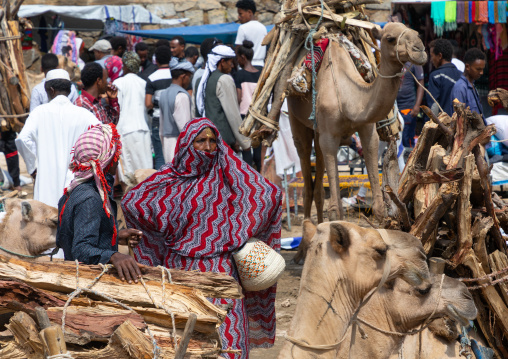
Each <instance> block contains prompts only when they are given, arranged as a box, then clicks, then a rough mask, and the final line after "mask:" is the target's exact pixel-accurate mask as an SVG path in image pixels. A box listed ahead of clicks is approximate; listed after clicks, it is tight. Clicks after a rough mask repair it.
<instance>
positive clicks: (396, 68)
mask: <svg viewBox="0 0 508 359" xmlns="http://www.w3.org/2000/svg"><path fill="white" fill-rule="evenodd" d="M402 67H403V66H402V64H398V63H390V62H388V61H382V62H381V66H380V67H379V73H380V74H381V75H382V76H383V77H381V76H377V77H376V79H375V80H374V82H373V83H372V85H371V86H370V89H369V91H368V93H367V94H366V95H365V96H363V97H362V98H361V99H360V101H362V102H363V103H364V106H363V111H362V112H361V114H359V116H362V117H363V118H364V119H365V120H366V121H368V123H376V122H379V121H381V120H383V119H384V117H385V116H383V115H384V114H386V113H388V112H389V111H390V109H391V108H392V107H393V104H394V102H395V99H396V98H397V94H398V92H399V87H400V81H401V77H400V76H395V75H397V74H399V73H401V72H402ZM359 116H358V117H359ZM359 118H360V117H359Z"/></svg>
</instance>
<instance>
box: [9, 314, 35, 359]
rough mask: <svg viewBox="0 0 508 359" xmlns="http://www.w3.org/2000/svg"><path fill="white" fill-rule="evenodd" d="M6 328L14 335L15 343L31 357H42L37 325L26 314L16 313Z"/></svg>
mask: <svg viewBox="0 0 508 359" xmlns="http://www.w3.org/2000/svg"><path fill="white" fill-rule="evenodd" d="M7 328H8V329H9V330H10V331H11V333H12V334H13V335H14V340H15V341H16V343H17V344H18V345H19V346H20V347H23V348H24V350H26V351H27V353H29V354H30V355H31V356H35V357H42V355H43V354H44V349H43V345H42V341H41V339H40V338H39V331H38V330H37V324H35V321H34V320H33V319H32V318H31V317H30V316H29V315H28V314H26V313H23V312H17V313H16V314H14V315H13V316H12V318H11V320H10V322H9V324H8V325H7Z"/></svg>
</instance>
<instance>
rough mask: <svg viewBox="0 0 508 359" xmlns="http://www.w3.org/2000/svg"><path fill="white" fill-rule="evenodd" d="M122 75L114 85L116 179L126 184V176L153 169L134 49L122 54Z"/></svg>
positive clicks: (143, 93) (143, 83) (138, 62)
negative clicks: (118, 139) (118, 149)
mask: <svg viewBox="0 0 508 359" xmlns="http://www.w3.org/2000/svg"><path fill="white" fill-rule="evenodd" d="M122 62H123V74H124V75H123V76H122V77H120V78H118V79H116V80H115V81H114V82H113V85H114V86H116V88H117V89H118V104H119V105H120V118H119V120H118V125H117V130H118V133H119V134H120V136H122V155H121V159H122V161H121V162H120V168H119V171H118V177H119V178H118V179H119V180H120V183H121V184H122V187H124V189H125V187H126V185H125V182H126V178H125V177H126V175H128V174H134V172H135V171H136V170H138V169H144V168H152V167H153V161H152V147H151V146H152V140H151V139H150V129H149V128H148V125H147V123H148V121H147V116H148V115H147V113H146V107H145V88H146V81H145V80H143V79H142V78H141V77H139V76H138V75H137V73H138V71H139V66H140V64H141V60H140V58H139V56H138V54H136V53H135V52H134V51H127V52H125V53H124V54H123V57H122Z"/></svg>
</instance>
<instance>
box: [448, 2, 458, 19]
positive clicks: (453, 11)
mask: <svg viewBox="0 0 508 359" xmlns="http://www.w3.org/2000/svg"><path fill="white" fill-rule="evenodd" d="M445 4H446V5H445V22H456V21H457V2H456V1H445Z"/></svg>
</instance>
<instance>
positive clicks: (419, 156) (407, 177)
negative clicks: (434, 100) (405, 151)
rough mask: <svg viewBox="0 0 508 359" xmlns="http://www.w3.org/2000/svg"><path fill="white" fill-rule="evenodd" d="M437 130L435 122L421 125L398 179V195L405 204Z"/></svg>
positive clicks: (423, 165)
mask: <svg viewBox="0 0 508 359" xmlns="http://www.w3.org/2000/svg"><path fill="white" fill-rule="evenodd" d="M437 131H438V125H437V124H435V123H433V122H430V121H429V122H427V123H426V124H425V126H423V129H422V133H421V135H420V137H419V139H418V143H417V144H416V147H415V148H414V149H413V151H412V152H411V154H410V155H409V158H408V160H407V163H406V167H404V170H403V171H402V174H401V175H400V180H399V189H398V195H399V199H400V200H401V201H402V202H403V203H406V204H407V203H408V202H409V201H410V200H411V198H412V197H413V193H414V191H415V189H416V186H417V185H418V183H417V182H416V172H417V171H419V170H421V169H423V168H425V165H426V163H427V158H428V156H429V152H430V149H431V147H432V146H433V145H434V136H435V135H436V133H437Z"/></svg>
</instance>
